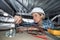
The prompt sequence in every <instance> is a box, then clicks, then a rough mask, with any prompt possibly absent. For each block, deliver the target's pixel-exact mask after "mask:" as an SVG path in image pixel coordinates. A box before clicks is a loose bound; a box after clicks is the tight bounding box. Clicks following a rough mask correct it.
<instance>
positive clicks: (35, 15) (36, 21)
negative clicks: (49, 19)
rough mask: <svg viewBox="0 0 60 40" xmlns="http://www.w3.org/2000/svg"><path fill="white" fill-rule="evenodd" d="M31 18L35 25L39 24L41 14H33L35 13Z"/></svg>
mask: <svg viewBox="0 0 60 40" xmlns="http://www.w3.org/2000/svg"><path fill="white" fill-rule="evenodd" d="M32 16H33V20H34V22H35V23H39V22H40V21H42V17H41V14H38V13H36V12H35V13H33V14H32Z"/></svg>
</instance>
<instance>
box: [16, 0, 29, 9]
mask: <svg viewBox="0 0 60 40" xmlns="http://www.w3.org/2000/svg"><path fill="white" fill-rule="evenodd" d="M16 1H17V2H18V3H20V4H21V5H22V6H23V7H24V8H25V9H26V10H29V9H28V8H26V7H25V6H24V5H23V4H22V3H21V2H20V1H19V0H16Z"/></svg>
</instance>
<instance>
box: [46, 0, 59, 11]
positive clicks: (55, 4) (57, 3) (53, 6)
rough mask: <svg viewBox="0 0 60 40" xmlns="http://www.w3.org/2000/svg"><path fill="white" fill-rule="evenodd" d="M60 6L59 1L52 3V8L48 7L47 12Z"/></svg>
mask: <svg viewBox="0 0 60 40" xmlns="http://www.w3.org/2000/svg"><path fill="white" fill-rule="evenodd" d="M59 4H60V1H58V0H57V1H55V2H54V3H53V4H52V3H51V5H50V7H48V8H47V9H46V10H45V11H47V10H50V9H52V10H53V8H56V7H55V6H58V5H59Z"/></svg>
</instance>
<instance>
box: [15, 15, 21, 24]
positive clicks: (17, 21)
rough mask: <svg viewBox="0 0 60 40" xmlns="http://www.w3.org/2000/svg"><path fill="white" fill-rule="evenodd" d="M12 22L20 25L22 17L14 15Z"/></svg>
mask: <svg viewBox="0 0 60 40" xmlns="http://www.w3.org/2000/svg"><path fill="white" fill-rule="evenodd" d="M14 21H15V23H16V24H20V23H22V17H21V16H17V15H15V16H14Z"/></svg>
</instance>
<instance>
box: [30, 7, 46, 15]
mask: <svg viewBox="0 0 60 40" xmlns="http://www.w3.org/2000/svg"><path fill="white" fill-rule="evenodd" d="M34 12H39V13H42V14H44V15H45V13H44V11H43V9H42V8H40V7H35V8H33V10H32V11H31V14H32V13H34Z"/></svg>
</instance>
